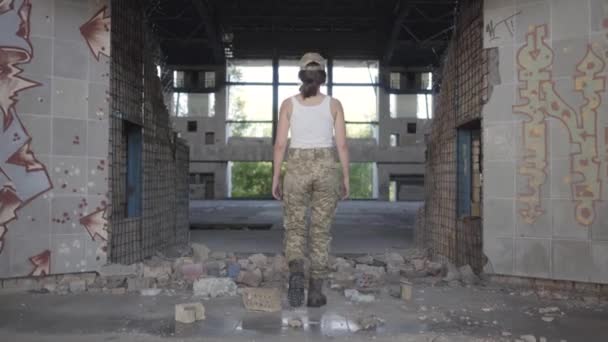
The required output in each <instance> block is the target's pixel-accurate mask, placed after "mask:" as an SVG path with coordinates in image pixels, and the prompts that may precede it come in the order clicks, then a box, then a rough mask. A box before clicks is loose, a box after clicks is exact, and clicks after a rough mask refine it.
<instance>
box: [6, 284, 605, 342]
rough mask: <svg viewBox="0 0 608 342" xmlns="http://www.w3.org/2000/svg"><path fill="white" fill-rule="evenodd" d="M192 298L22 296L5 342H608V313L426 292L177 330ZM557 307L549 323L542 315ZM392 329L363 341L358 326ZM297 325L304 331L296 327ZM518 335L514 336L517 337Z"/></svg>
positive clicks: (502, 295) (476, 291)
mask: <svg viewBox="0 0 608 342" xmlns="http://www.w3.org/2000/svg"><path fill="white" fill-rule="evenodd" d="M193 300H197V299H196V298H192V295H191V294H187V293H169V294H167V293H164V294H161V295H159V296H156V297H143V296H139V295H103V294H83V295H65V296H61V295H51V294H18V295H17V294H13V295H2V296H0V302H1V303H2V305H0V341H62V342H70V341H84V340H86V341H200V340H201V338H204V341H235V342H236V341H239V342H240V341H296V342H300V341H346V340H348V341H371V340H374V341H435V342H437V341H462V342H464V341H482V340H483V341H513V339H514V338H516V337H519V336H521V335H534V336H536V338H540V337H541V336H542V337H545V338H547V341H548V342H551V341H569V342H576V341H586V342H595V341H597V342H605V341H607V340H608V328H607V327H606V322H607V321H608V307H607V306H606V305H602V304H585V303H584V302H579V301H574V300H567V301H565V300H561V301H551V300H542V299H539V298H538V297H537V296H535V295H529V294H526V293H523V292H519V291H513V292H511V291H508V290H502V289H498V288H493V287H473V288H466V287H432V286H430V285H422V284H417V285H416V286H415V291H414V296H413V298H412V301H410V302H404V301H402V300H399V299H394V298H392V297H390V296H389V295H388V294H382V295H379V298H378V299H377V300H376V301H375V302H373V303H371V304H353V303H351V302H348V301H346V300H345V299H344V297H343V296H342V295H341V294H340V293H338V292H334V291H330V292H329V301H330V305H329V306H328V307H326V308H323V309H306V308H302V309H297V310H285V311H283V312H280V313H272V314H267V313H254V312H246V311H245V309H244V308H243V306H242V304H241V302H240V299H239V298H238V297H233V298H224V299H214V300H209V301H204V302H203V303H204V305H205V307H206V310H207V313H206V315H207V320H205V321H201V322H197V323H195V324H192V325H182V324H176V323H175V322H174V320H173V314H174V312H173V310H174V304H176V303H184V302H191V301H193ZM553 306H554V307H557V308H558V312H556V313H553V314H551V315H552V316H553V317H554V320H553V321H551V322H546V321H544V320H542V317H543V316H547V315H543V314H540V313H539V310H540V309H542V308H546V307H553ZM372 314H373V315H377V316H378V317H380V318H382V319H384V320H385V325H384V326H383V327H381V328H379V329H378V330H376V331H373V332H364V331H356V330H357V323H356V322H357V320H358V318H361V317H365V316H368V315H372ZM291 317H298V318H300V319H301V320H302V321H303V322H304V329H299V330H294V329H292V328H289V327H288V326H287V321H288V319H289V318H291ZM509 334H510V335H509Z"/></svg>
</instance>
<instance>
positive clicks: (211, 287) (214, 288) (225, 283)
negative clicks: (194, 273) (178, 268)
mask: <svg viewBox="0 0 608 342" xmlns="http://www.w3.org/2000/svg"><path fill="white" fill-rule="evenodd" d="M193 290H194V295H195V296H200V297H210V298H217V297H230V296H236V290H237V286H236V283H235V282H234V281H233V280H232V279H230V278H202V279H199V280H197V281H195V282H194V284H193Z"/></svg>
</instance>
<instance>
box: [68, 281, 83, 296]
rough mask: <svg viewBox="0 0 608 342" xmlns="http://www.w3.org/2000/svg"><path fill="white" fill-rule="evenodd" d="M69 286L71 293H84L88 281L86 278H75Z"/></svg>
mask: <svg viewBox="0 0 608 342" xmlns="http://www.w3.org/2000/svg"><path fill="white" fill-rule="evenodd" d="M68 287H69V290H70V292H71V293H82V292H85V291H86V290H87V283H86V281H84V280H73V281H71V282H70V284H69V286H68Z"/></svg>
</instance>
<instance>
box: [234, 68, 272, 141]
mask: <svg viewBox="0 0 608 342" xmlns="http://www.w3.org/2000/svg"><path fill="white" fill-rule="evenodd" d="M226 78H227V87H226V94H227V101H226V103H227V115H226V119H227V120H226V128H227V132H228V137H256V138H270V137H272V108H273V106H272V104H273V94H272V61H270V60H235V61H231V62H229V63H228V66H227V69H226Z"/></svg>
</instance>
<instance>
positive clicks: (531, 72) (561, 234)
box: [482, 0, 608, 283]
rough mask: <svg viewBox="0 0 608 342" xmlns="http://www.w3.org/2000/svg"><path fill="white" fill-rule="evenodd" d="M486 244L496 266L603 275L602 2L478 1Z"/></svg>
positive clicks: (607, 145) (607, 104)
mask: <svg viewBox="0 0 608 342" xmlns="http://www.w3.org/2000/svg"><path fill="white" fill-rule="evenodd" d="M484 25H485V27H486V28H487V30H486V31H485V33H484V48H485V49H488V50H494V51H496V52H497V56H498V60H497V63H498V65H497V66H496V68H497V70H498V73H499V76H500V77H499V81H498V82H497V84H495V85H494V88H493V93H492V96H491V97H490V98H489V102H488V103H487V104H486V105H485V106H484V108H483V131H484V134H483V144H482V145H483V149H484V151H483V154H484V167H483V169H484V193H483V198H484V200H483V202H484V215H483V234H484V252H485V254H486V255H487V257H488V259H489V262H490V265H491V267H492V270H493V272H494V273H496V274H500V275H515V276H524V277H535V278H550V279H558V280H572V281H581V282H595V283H608V267H607V266H606V265H607V262H608V167H607V164H608V113H607V112H608V94H607V93H606V74H607V71H608V60H607V56H608V38H607V34H608V3H607V2H606V1H603V0H577V1H571V0H538V1H517V0H486V1H485V5H484Z"/></svg>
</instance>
